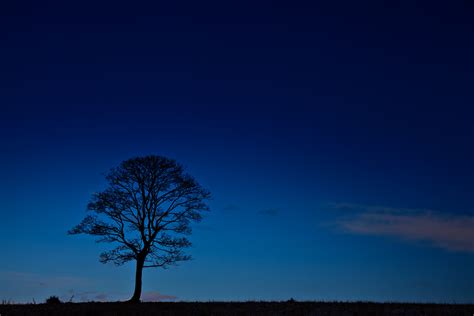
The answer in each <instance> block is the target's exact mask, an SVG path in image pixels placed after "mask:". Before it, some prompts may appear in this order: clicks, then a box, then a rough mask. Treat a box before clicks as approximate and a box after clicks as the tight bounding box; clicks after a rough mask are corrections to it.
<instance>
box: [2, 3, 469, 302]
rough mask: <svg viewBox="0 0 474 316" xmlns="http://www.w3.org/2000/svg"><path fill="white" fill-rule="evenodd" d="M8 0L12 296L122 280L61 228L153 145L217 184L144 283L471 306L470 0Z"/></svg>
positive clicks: (265, 296)
mask: <svg viewBox="0 0 474 316" xmlns="http://www.w3.org/2000/svg"><path fill="white" fill-rule="evenodd" d="M4 2H5V3H2V4H1V5H0V6H1V7H0V43H1V44H0V45H1V49H0V69H1V71H0V109H1V112H0V142H1V143H0V144H1V155H0V175H1V181H0V216H1V217H0V218H1V220H0V246H1V260H0V299H5V300H9V299H10V300H13V301H16V302H31V301H32V299H35V300H36V301H42V300H44V299H45V298H46V297H48V296H50V295H58V296H60V297H61V299H65V300H68V299H69V298H70V297H71V296H72V295H74V301H83V300H84V301H86V300H118V299H125V298H128V297H129V296H130V294H131V292H132V289H133V277H134V275H133V273H134V271H133V269H134V266H133V264H128V265H126V266H123V267H115V266H113V265H103V264H101V263H100V262H99V260H98V255H99V253H100V252H101V251H102V250H104V249H106V248H107V245H105V244H96V243H94V239H93V238H92V237H88V236H68V235H67V231H68V230H69V229H71V228H72V227H73V226H74V225H76V224H78V223H79V222H80V220H81V219H82V218H83V217H84V216H85V215H86V205H87V202H88V201H89V199H90V197H91V195H92V193H93V192H97V191H101V190H103V189H104V188H105V184H106V183H105V180H104V174H105V173H106V172H107V171H108V170H109V169H110V168H112V167H114V166H116V165H118V164H119V163H120V162H121V161H123V160H125V159H128V158H131V157H135V156H141V155H148V154H156V155H163V156H166V157H170V158H174V159H176V160H177V161H178V162H180V163H182V164H183V165H184V166H185V167H186V170H187V171H188V172H189V173H190V174H192V175H193V176H194V177H195V178H196V179H197V180H198V181H199V182H200V183H201V184H202V185H203V186H204V187H206V188H207V189H209V190H210V191H211V192H212V195H213V199H212V201H211V202H210V207H211V212H209V213H207V214H206V215H205V218H204V220H203V221H202V222H201V223H199V224H196V225H195V226H194V230H193V234H192V235H191V236H190V239H191V241H192V242H193V247H192V248H191V249H189V253H190V254H191V255H192V256H193V258H194V260H192V261H190V262H185V263H183V264H181V265H179V266H178V267H172V268H170V269H168V270H161V269H148V270H146V271H145V274H144V284H143V287H144V295H143V297H142V298H143V299H145V300H160V299H161V300H206V301H207V300H250V299H251V300H286V299H289V298H294V299H297V300H376V301H421V302H449V303H452V302H458V303H460V302H470V303H474V200H473V196H474V108H473V106H474V78H473V75H474V58H473V57H474V22H473V21H474V6H473V5H472V3H468V1H465V2H461V1H459V2H458V1H449V2H443V3H442V4H439V5H438V4H436V2H435V1H427V2H421V1H400V2H384V1H374V2H370V3H369V2H365V3H364V2H362V3H361V2H359V1H348V2H343V1H321V2H318V1H311V2H307V3H303V2H299V1H288V2H280V1H261V2H260V1H250V2H246V1H220V2H215V3H210V2H200V1H193V2H190V3H185V2H180V1H153V4H151V2H150V3H138V2H130V1H129V2H126V3H125V2H124V3H121V2H119V1H114V2H110V3H106V2H100V3H99V2H95V3H93V4H90V5H89V4H86V3H85V2H82V1H77V2H74V1H63V2H62V3H59V4H58V3H54V4H53V3H48V2H47V1H35V2H34V3H26V2H22V1H4ZM170 2H171V3H172V4H170Z"/></svg>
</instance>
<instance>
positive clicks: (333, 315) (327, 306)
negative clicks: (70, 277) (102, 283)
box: [0, 301, 474, 316]
mask: <svg viewBox="0 0 474 316" xmlns="http://www.w3.org/2000/svg"><path fill="white" fill-rule="evenodd" d="M0 314H1V316H10V315H42V316H43V315H58V316H59V315H64V316H69V315H104V316H105V315H137V316H138V315H170V316H171V315H197V316H204V315H318V316H319V315H321V316H322V315H324V316H356V315H357V316H378V315H391V316H392V315H407V316H410V315H413V316H418V315H429V316H437V315H456V316H464V315H465V316H473V315H474V305H456V304H402V303H363V302H357V303H339V302H327V303H319V302H291V301H289V302H242V303H233V302H209V303H181V302H180V303H165V302H160V303H141V304H127V303H64V304H58V305H47V304H36V305H33V304H25V305H0Z"/></svg>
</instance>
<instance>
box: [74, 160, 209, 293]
mask: <svg viewBox="0 0 474 316" xmlns="http://www.w3.org/2000/svg"><path fill="white" fill-rule="evenodd" d="M106 180H107V182H108V187H107V189H106V190H104V191H103V192H100V193H96V194H94V195H93V197H92V199H91V201H90V203H89V204H88V206H87V209H88V211H90V212H92V213H93V214H91V215H87V216H86V217H85V218H84V219H83V220H82V222H81V223H80V224H79V225H77V226H76V227H74V228H73V229H71V230H70V231H69V234H72V235H74V234H89V235H93V236H97V237H99V239H98V240H97V241H98V242H107V243H113V244H115V245H116V247H115V248H113V249H111V250H108V251H105V252H103V253H102V254H101V255H100V261H101V262H102V263H107V262H113V263H115V264H116V265H122V264H124V263H126V262H128V261H133V260H135V261H136V273H135V290H134V292H133V296H132V297H131V298H130V300H129V301H130V302H139V301H140V296H141V290H142V271H143V268H152V267H162V268H166V267H168V266H170V265H174V264H176V263H178V262H180V261H186V260H189V259H191V257H190V256H188V255H186V254H185V253H184V252H183V249H184V248H186V247H189V246H190V245H191V243H190V242H189V240H188V239H187V238H186V237H185V236H186V235H189V234H190V233H191V227H190V224H191V223H192V222H198V221H200V220H201V218H202V217H201V213H202V212H203V211H207V210H209V207H208V205H207V204H206V200H208V199H209V198H210V193H209V192H208V191H207V190H205V189H204V188H202V187H201V186H200V185H199V184H198V183H197V182H196V180H195V179H194V178H193V177H191V176H190V175H189V174H187V173H185V172H184V170H183V167H182V166H181V165H180V164H178V163H177V162H176V161H175V160H173V159H169V158H165V157H161V156H146V157H137V158H132V159H129V160H126V161H124V162H122V163H121V164H120V165H119V166H118V167H116V168H113V169H112V170H111V171H110V172H109V174H108V175H107V176H106Z"/></svg>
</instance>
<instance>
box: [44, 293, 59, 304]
mask: <svg viewBox="0 0 474 316" xmlns="http://www.w3.org/2000/svg"><path fill="white" fill-rule="evenodd" d="M46 304H51V305H54V304H61V300H60V299H59V297H57V296H54V295H53V296H50V297H48V298H47V299H46Z"/></svg>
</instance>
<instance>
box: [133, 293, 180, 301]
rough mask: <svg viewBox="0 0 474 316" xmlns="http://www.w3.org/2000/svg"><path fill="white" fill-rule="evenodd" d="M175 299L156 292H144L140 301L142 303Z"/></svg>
mask: <svg viewBox="0 0 474 316" xmlns="http://www.w3.org/2000/svg"><path fill="white" fill-rule="evenodd" d="M176 299H177V297H176V296H173V295H166V294H161V293H159V292H156V291H150V292H145V293H143V294H142V297H141V300H142V301H144V302H162V301H175V300H176Z"/></svg>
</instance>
